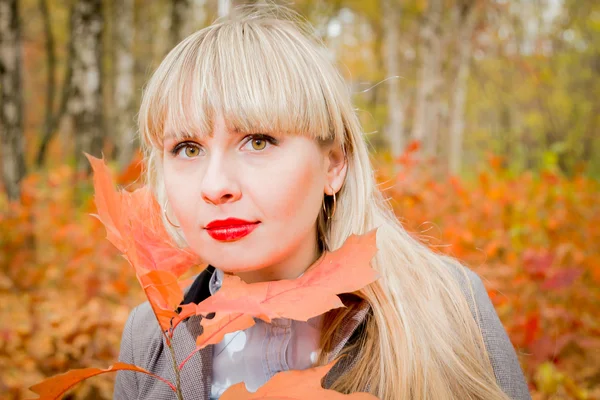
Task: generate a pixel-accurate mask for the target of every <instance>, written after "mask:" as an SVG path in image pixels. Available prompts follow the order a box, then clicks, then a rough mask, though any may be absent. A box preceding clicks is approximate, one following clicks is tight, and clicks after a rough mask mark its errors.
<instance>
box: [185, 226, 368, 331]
mask: <svg viewBox="0 0 600 400" xmlns="http://www.w3.org/2000/svg"><path fill="white" fill-rule="evenodd" d="M375 241H376V230H372V231H371V232H369V233H366V234H364V235H360V236H358V235H351V236H350V237H349V238H348V239H347V240H346V242H345V243H344V244H343V245H342V247H340V248H339V249H338V250H336V251H334V252H331V253H325V255H324V256H323V257H321V258H320V259H319V260H317V261H316V262H315V263H314V264H313V265H312V266H311V267H309V269H308V270H307V271H306V272H305V273H304V274H303V275H302V276H301V277H299V278H297V279H292V280H280V281H272V282H258V283H250V284H248V283H245V282H243V281H242V280H241V279H240V278H238V277H237V276H234V275H225V277H224V279H223V286H222V287H221V289H220V290H219V291H218V292H217V293H215V294H214V295H213V296H210V297H209V298H207V299H206V300H204V301H202V302H201V303H199V304H186V305H184V306H183V307H182V312H181V313H180V318H187V317H189V316H190V315H194V314H196V315H206V314H208V313H211V312H217V311H225V312H229V313H243V314H249V315H252V316H253V317H257V318H260V319H262V320H264V321H266V322H271V319H272V318H290V319H295V320H299V321H306V320H308V319H309V318H312V317H315V316H317V315H321V314H323V313H325V312H327V311H329V310H331V309H333V308H339V307H343V306H344V305H343V303H342V302H341V300H340V298H339V297H338V296H337V295H338V294H341V293H351V292H354V291H357V290H359V289H362V288H363V287H365V286H367V285H368V284H370V283H372V282H374V281H375V280H376V279H377V278H378V274H377V272H376V271H375V270H374V269H373V268H371V265H370V261H371V259H372V258H373V257H374V256H375V253H376V252H377V247H376V244H375Z"/></svg>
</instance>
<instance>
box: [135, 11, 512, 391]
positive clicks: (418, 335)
mask: <svg viewBox="0 0 600 400" xmlns="http://www.w3.org/2000/svg"><path fill="white" fill-rule="evenodd" d="M217 113H221V114H222V115H223V116H224V118H225V120H227V121H228V122H229V123H231V124H232V125H233V126H236V127H239V128H241V129H245V130H248V131H251V130H253V131H254V130H255V131H262V132H265V133H266V132H269V131H278V132H286V133H290V134H299V135H306V136H309V137H313V138H315V139H316V140H322V141H328V140H334V141H335V142H337V143H338V144H339V145H340V146H342V147H343V149H344V150H345V153H346V157H347V162H348V172H347V176H346V180H345V182H344V185H343V187H342V188H341V190H340V191H339V192H338V194H337V211H336V214H335V218H334V219H333V220H330V221H327V218H326V216H325V214H324V213H322V214H321V215H319V216H318V221H317V225H318V230H319V238H320V239H321V240H322V241H324V242H326V243H324V247H326V248H329V249H331V250H335V249H336V248H339V247H340V246H341V245H342V244H343V243H344V241H345V240H346V238H348V236H349V235H351V234H364V233H366V232H368V231H370V230H372V229H374V228H379V229H378V232H377V247H378V249H379V251H378V253H377V255H376V257H375V258H374V260H373V264H372V265H373V267H374V268H375V269H377V270H378V272H379V273H380V276H381V278H380V279H379V280H378V281H376V282H375V283H373V284H371V285H369V286H368V287H366V288H364V289H363V290H361V291H360V292H359V293H358V295H359V296H360V297H362V298H363V299H366V300H367V301H368V302H369V303H370V305H371V306H372V315H371V316H370V317H369V318H368V319H367V322H366V327H365V329H364V330H363V331H362V337H361V339H360V341H359V342H360V346H359V347H358V348H357V349H356V350H357V351H358V356H357V357H356V360H357V362H356V363H355V364H354V365H353V367H352V368H351V369H350V370H349V372H348V373H347V374H344V375H343V376H340V377H339V378H337V380H336V381H335V382H334V383H333V385H332V387H331V388H332V389H335V390H337V391H340V392H343V393H351V392H356V391H363V390H365V389H367V390H369V391H370V392H371V393H373V394H374V395H376V396H377V397H379V398H381V399H386V400H397V399H486V400H488V399H508V397H507V396H506V395H505V394H504V393H503V392H502V390H501V389H500V387H499V386H498V384H497V383H496V380H495V377H494V372H493V369H492V366H491V363H490V360H489V357H488V354H487V352H486V348H485V344H484V341H483V337H482V333H481V329H480V327H479V326H478V323H477V321H478V318H474V316H473V314H472V311H471V309H470V307H469V303H468V301H467V299H466V298H465V295H464V294H463V291H462V290H461V288H460V286H459V283H458V280H457V279H456V273H455V272H453V271H452V270H454V271H460V273H462V274H465V271H464V269H463V268H462V266H461V265H460V264H458V263H457V262H456V261H454V260H452V259H450V258H446V257H443V256H441V255H438V254H435V253H433V252H432V251H430V250H429V249H428V248H426V247H425V246H424V245H422V244H420V243H419V242H418V241H416V240H415V239H413V238H412V237H411V236H410V235H409V234H408V233H407V232H406V231H405V230H404V229H403V228H402V226H401V224H400V223H399V221H398V220H397V218H396V217H395V215H394V213H393V212H392V210H391V208H390V206H389V204H388V203H387V202H386V201H385V199H384V198H383V196H382V194H381V192H380V191H379V190H378V188H377V185H376V181H375V179H374V173H373V169H372V166H371V164H370V160H369V156H368V150H367V146H366V143H365V141H364V139H363V136H362V135H363V133H362V130H361V127H360V124H359V121H358V119H357V116H356V114H355V112H354V110H353V107H352V103H351V98H350V93H349V91H348V88H347V87H346V85H345V82H344V80H343V78H342V77H341V76H340V74H339V72H338V71H337V70H336V68H335V67H334V66H333V64H332V63H331V61H330V60H329V59H328V56H327V54H326V51H325V47H324V46H323V45H322V43H320V42H319V40H318V39H317V38H316V37H315V35H314V34H312V32H311V30H310V28H309V25H308V24H306V23H305V22H302V21H300V18H299V17H298V15H296V14H295V13H293V12H291V11H290V10H287V9H284V8H281V7H273V6H268V7H253V8H251V9H247V8H243V9H237V10H235V11H234V12H233V13H232V14H231V15H230V16H229V17H228V18H226V19H222V20H218V21H217V22H216V23H214V24H212V25H211V26H209V27H207V28H205V29H202V30H200V31H198V32H196V33H194V34H192V35H191V36H189V37H188V38H186V39H185V40H183V41H182V42H181V43H180V44H179V45H177V46H176V47H175V48H174V49H173V50H172V51H171V52H170V53H169V54H168V55H167V57H166V58H165V60H164V61H163V62H162V63H161V65H160V66H159V67H158V69H157V70H156V72H155V73H154V75H153V76H152V78H151V80H150V81H149V83H148V85H147V87H146V89H145V91H144V96H143V100H142V105H141V109H140V113H139V129H140V135H141V139H142V145H143V148H144V150H145V154H146V158H147V160H146V161H147V180H148V183H149V184H150V185H151V186H152V187H153V188H154V190H155V193H156V196H157V199H158V201H159V202H161V203H162V204H164V201H165V199H166V194H165V189H164V183H163V177H162V166H161V165H162V164H161V163H162V161H161V160H162V150H163V148H162V137H163V130H164V127H165V125H166V124H169V126H172V127H174V131H175V133H176V134H181V135H190V134H195V135H203V134H207V133H208V132H209V131H210V128H211V124H212V120H213V118H214V117H215V115H216V114H217ZM165 226H167V228H168V229H169V230H170V231H171V233H172V235H173V236H174V237H175V238H177V240H178V241H180V242H183V237H182V236H181V234H180V233H179V232H178V230H176V229H174V228H172V227H171V225H170V224H165ZM464 280H465V281H466V282H469V280H468V278H467V277H466V275H465V276H464ZM471 296H473V295H472V290H471ZM471 301H474V300H473V299H472V298H471ZM346 312H349V311H348V310H347V309H342V310H339V311H338V312H337V313H336V314H335V315H336V318H326V319H325V321H326V323H325V325H324V327H323V333H322V336H323V337H322V343H323V344H324V346H328V345H329V344H331V343H329V342H328V340H329V338H331V334H332V332H334V331H335V329H336V328H337V324H338V323H339V321H341V320H342V319H343V317H344V313H346ZM474 312H475V313H477V310H476V309H475V311H474ZM320 362H324V360H323V359H321V360H320Z"/></svg>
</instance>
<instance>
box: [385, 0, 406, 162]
mask: <svg viewBox="0 0 600 400" xmlns="http://www.w3.org/2000/svg"><path fill="white" fill-rule="evenodd" d="M399 7H400V5H399V4H397V2H396V1H394V0H383V4H382V11H383V30H384V42H385V53H384V57H385V67H386V68H385V69H386V76H385V78H386V79H387V112H388V123H387V127H386V136H387V139H388V144H389V146H390V151H391V153H392V157H394V159H396V158H397V157H399V156H400V154H401V153H402V151H403V149H404V105H403V104H402V103H403V102H402V100H401V98H400V52H399V49H398V42H399V41H400V35H399V32H398V27H399V25H400V9H399Z"/></svg>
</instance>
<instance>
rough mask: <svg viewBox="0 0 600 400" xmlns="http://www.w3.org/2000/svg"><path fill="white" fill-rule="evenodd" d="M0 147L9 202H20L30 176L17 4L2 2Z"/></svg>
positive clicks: (13, 0)
mask: <svg viewBox="0 0 600 400" xmlns="http://www.w3.org/2000/svg"><path fill="white" fill-rule="evenodd" d="M0 143H1V145H2V148H1V149H0V152H1V155H0V156H1V157H2V181H3V184H4V188H5V190H6V193H7V195H8V198H9V199H10V200H16V199H18V198H19V197H20V195H21V189H20V183H21V180H22V179H23V177H24V176H25V173H26V168H25V156H24V153H25V141H24V138H23V94H22V80H21V32H20V23H19V8H18V1H17V0H0Z"/></svg>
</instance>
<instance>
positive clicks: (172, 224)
mask: <svg viewBox="0 0 600 400" xmlns="http://www.w3.org/2000/svg"><path fill="white" fill-rule="evenodd" d="M168 205H169V199H167V201H166V202H165V206H164V207H163V213H164V214H165V219H166V220H167V222H168V223H169V224H171V226H172V227H173V228H181V225H175V224H174V223H172V222H171V220H170V219H169V215H168V214H167V206H168Z"/></svg>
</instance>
